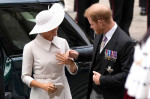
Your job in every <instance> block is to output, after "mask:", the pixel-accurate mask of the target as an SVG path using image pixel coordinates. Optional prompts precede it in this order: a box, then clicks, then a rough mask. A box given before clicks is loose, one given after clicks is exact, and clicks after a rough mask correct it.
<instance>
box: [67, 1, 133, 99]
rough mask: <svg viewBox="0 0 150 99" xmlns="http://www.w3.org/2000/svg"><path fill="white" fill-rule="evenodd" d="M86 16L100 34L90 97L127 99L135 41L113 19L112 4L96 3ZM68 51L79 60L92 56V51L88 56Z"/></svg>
mask: <svg viewBox="0 0 150 99" xmlns="http://www.w3.org/2000/svg"><path fill="white" fill-rule="evenodd" d="M84 16H85V17H86V18H87V19H88V21H89V23H90V25H91V28H92V29H93V30H94V31H95V33H96V37H95V40H94V45H93V52H92V53H93V57H92V63H91V67H90V72H89V87H88V94H87V99H101V98H100V97H104V99H123V96H124V90H125V89H124V84H125V81H126V77H127V75H128V72H129V69H130V66H131V64H132V61H133V53H134V44H133V42H132V40H131V39H130V37H129V36H128V35H127V34H126V33H125V32H124V31H123V30H122V29H121V28H120V27H119V26H118V25H117V24H116V23H115V22H114V21H113V18H112V15H111V9H110V8H109V7H107V6H105V5H103V4H100V3H96V4H93V5H92V6H90V7H89V8H88V9H87V10H86V11H85V14H84ZM103 38H104V39H103ZM67 54H69V56H70V57H72V58H77V57H78V59H81V58H82V59H83V58H85V59H88V58H90V56H89V55H91V53H88V57H87V56H86V55H82V54H80V53H78V52H76V51H74V50H70V51H69V52H68V53H67Z"/></svg>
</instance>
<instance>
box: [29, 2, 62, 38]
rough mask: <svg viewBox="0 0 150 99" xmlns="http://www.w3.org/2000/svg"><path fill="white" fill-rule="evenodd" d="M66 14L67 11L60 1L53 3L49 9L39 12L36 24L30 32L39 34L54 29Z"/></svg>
mask: <svg viewBox="0 0 150 99" xmlns="http://www.w3.org/2000/svg"><path fill="white" fill-rule="evenodd" d="M64 16H65V11H64V8H63V7H62V5H60V4H59V3H55V4H53V5H52V7H51V8H50V9H49V10H44V11H41V12H40V13H38V14H37V16H36V18H35V20H36V25H35V26H34V28H33V29H32V30H31V32H30V33H29V34H30V35H31V34H38V33H44V32H48V31H50V30H53V29H54V28H56V27H58V26H59V25H60V24H61V23H62V21H63V19H64Z"/></svg>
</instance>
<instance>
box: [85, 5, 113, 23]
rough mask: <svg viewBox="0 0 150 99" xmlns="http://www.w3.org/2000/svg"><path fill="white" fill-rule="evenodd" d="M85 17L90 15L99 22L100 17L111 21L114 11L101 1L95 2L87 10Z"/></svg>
mask: <svg viewBox="0 0 150 99" xmlns="http://www.w3.org/2000/svg"><path fill="white" fill-rule="evenodd" d="M84 17H86V18H87V17H90V18H91V19H92V21H94V22H97V21H98V20H99V19H102V20H104V21H105V22H107V23H110V20H111V19H112V12H111V9H110V8H109V7H107V6H106V5H104V4H101V3H95V4H93V5H91V6H90V7H89V8H87V9H86V10H85V13H84Z"/></svg>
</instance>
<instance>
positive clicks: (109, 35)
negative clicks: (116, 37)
mask: <svg viewBox="0 0 150 99" xmlns="http://www.w3.org/2000/svg"><path fill="white" fill-rule="evenodd" d="M116 29H117V24H116V23H115V25H114V27H113V28H112V29H111V30H109V31H108V32H107V33H106V34H105V36H106V37H107V39H108V40H107V41H109V40H110V39H111V37H112V35H113V34H114V32H115V31H116Z"/></svg>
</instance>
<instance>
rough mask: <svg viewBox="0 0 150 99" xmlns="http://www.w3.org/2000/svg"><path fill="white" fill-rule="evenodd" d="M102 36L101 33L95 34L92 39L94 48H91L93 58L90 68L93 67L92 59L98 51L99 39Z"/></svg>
mask: <svg viewBox="0 0 150 99" xmlns="http://www.w3.org/2000/svg"><path fill="white" fill-rule="evenodd" d="M102 36H103V35H102V34H101V35H97V36H96V38H95V40H94V50H93V59H92V64H91V68H93V64H94V61H95V59H96V53H97V52H99V51H98V48H99V47H100V45H99V43H100V40H101V39H102Z"/></svg>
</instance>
